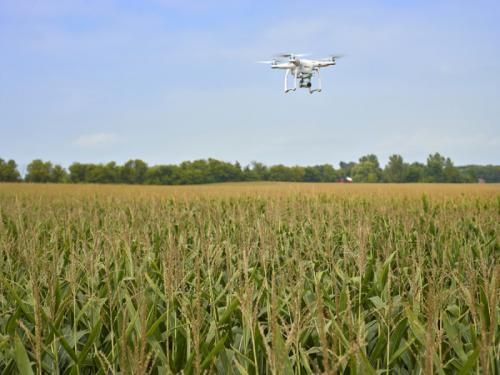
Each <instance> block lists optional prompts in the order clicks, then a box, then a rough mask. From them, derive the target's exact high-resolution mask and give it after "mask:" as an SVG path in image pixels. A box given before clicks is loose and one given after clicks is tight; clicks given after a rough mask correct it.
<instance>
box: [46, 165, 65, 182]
mask: <svg viewBox="0 0 500 375" xmlns="http://www.w3.org/2000/svg"><path fill="white" fill-rule="evenodd" d="M67 181H68V172H66V170H65V169H64V168H63V167H61V166H60V165H59V164H56V165H54V167H52V169H51V170H50V182H67Z"/></svg>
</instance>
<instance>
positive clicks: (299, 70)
mask: <svg viewBox="0 0 500 375" xmlns="http://www.w3.org/2000/svg"><path fill="white" fill-rule="evenodd" d="M303 56H308V54H303V53H302V54H300V53H299V54H293V53H283V54H279V55H276V58H275V59H273V60H269V61H258V62H259V63H260V64H270V65H271V69H285V70H286V72H285V94H286V93H287V92H290V91H295V90H297V83H298V87H299V88H307V89H309V94H312V93H315V92H321V79H320V76H319V70H320V69H321V68H326V67H328V66H332V65H335V64H336V63H337V59H338V58H340V57H342V56H341V55H332V56H329V57H327V58H324V59H320V60H310V59H302V58H301V57H303ZM290 75H292V76H293V77H294V85H293V87H292V88H289V86H288V80H289V78H288V77H289V76H290ZM314 76H316V77H317V82H318V85H317V87H316V88H314V89H313V88H312V83H311V81H312V79H313V77H314Z"/></svg>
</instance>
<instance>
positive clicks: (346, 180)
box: [339, 176, 352, 184]
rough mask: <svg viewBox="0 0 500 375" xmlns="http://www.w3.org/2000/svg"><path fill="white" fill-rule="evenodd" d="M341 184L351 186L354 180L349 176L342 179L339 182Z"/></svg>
mask: <svg viewBox="0 0 500 375" xmlns="http://www.w3.org/2000/svg"><path fill="white" fill-rule="evenodd" d="M339 182H340V183H342V184H350V183H352V178H351V177H349V176H347V177H340V180H339Z"/></svg>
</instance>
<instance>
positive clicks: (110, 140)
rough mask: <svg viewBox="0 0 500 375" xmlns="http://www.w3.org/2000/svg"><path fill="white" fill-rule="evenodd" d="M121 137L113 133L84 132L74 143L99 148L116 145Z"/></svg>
mask: <svg viewBox="0 0 500 375" xmlns="http://www.w3.org/2000/svg"><path fill="white" fill-rule="evenodd" d="M120 142H122V138H121V137H119V136H118V135H116V134H113V133H94V134H84V135H81V136H80V137H78V138H77V139H76V140H75V141H74V144H75V145H76V146H78V147H80V148H91V149H99V148H105V147H109V146H113V145H116V144H117V143H120Z"/></svg>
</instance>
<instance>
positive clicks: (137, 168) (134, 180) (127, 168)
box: [121, 159, 148, 184]
mask: <svg viewBox="0 0 500 375" xmlns="http://www.w3.org/2000/svg"><path fill="white" fill-rule="evenodd" d="M147 171H148V165H147V164H146V163H145V162H144V161H142V160H140V159H136V160H129V161H127V162H126V163H125V164H124V165H123V167H122V168H121V178H122V181H123V182H124V183H127V184H142V183H144V182H145V177H146V172H147Z"/></svg>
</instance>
